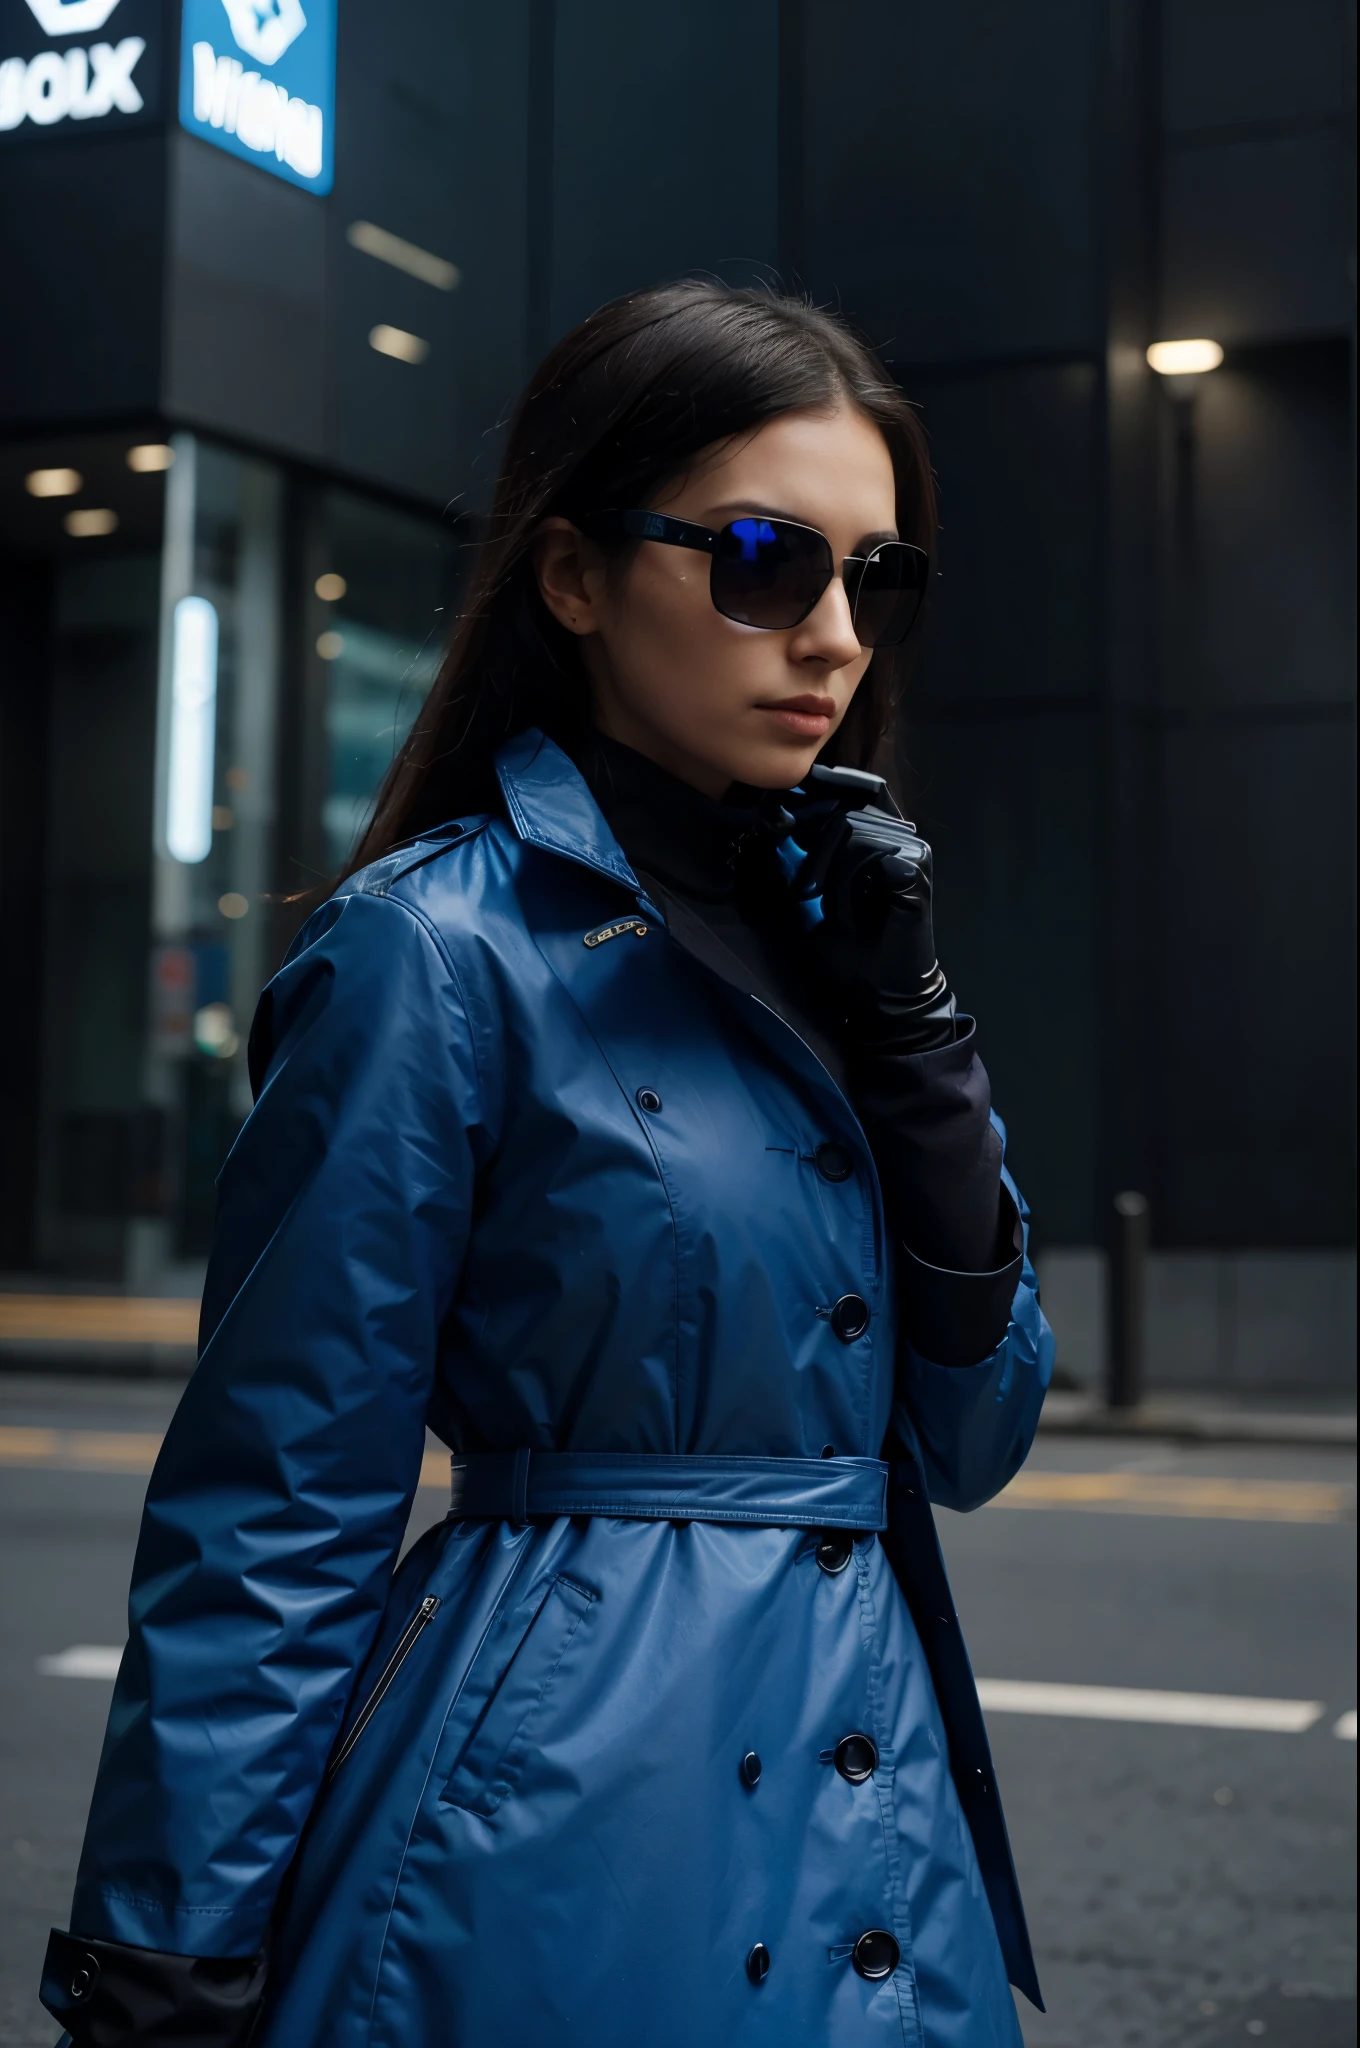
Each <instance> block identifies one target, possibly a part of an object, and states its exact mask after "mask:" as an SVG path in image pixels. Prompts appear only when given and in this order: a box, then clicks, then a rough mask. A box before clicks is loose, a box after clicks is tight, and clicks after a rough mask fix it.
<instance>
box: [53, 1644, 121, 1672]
mask: <svg viewBox="0 0 1360 2048" xmlns="http://www.w3.org/2000/svg"><path fill="white" fill-rule="evenodd" d="M122 1661H123V1647H122V1644H121V1643H119V1644H113V1643H73V1644H72V1645H71V1647H70V1649H69V1650H60V1651H59V1652H58V1653H57V1655H56V1656H55V1657H39V1659H38V1669H39V1671H41V1672H42V1673H43V1675H44V1677H46V1678H105V1679H113V1678H116V1677H117V1676H118V1666H119V1665H120V1664H121V1663H122Z"/></svg>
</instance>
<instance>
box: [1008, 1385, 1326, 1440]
mask: <svg viewBox="0 0 1360 2048" xmlns="http://www.w3.org/2000/svg"><path fill="white" fill-rule="evenodd" d="M1039 1433H1040V1435H1042V1436H1105V1437H1109V1436H1127V1437H1156V1438H1160V1439H1162V1440H1163V1441H1169V1442H1173V1443H1192V1444H1300V1445H1316V1446H1319V1447H1323V1448H1337V1447H1340V1448H1343V1449H1344V1448H1346V1447H1348V1446H1349V1447H1353V1446H1354V1444H1355V1442H1356V1418H1355V1414H1354V1412H1338V1411H1332V1412H1330V1413H1328V1412H1322V1413H1318V1412H1314V1413H1309V1412H1308V1411H1306V1410H1304V1411H1300V1410H1299V1409H1296V1408H1283V1409H1268V1408H1225V1407H1222V1406H1219V1405H1217V1404H1215V1403H1214V1402H1212V1401H1198V1402H1197V1401H1180V1400H1174V1401H1173V1400H1156V1399H1153V1400H1151V1401H1142V1402H1140V1403H1139V1405H1138V1406H1137V1407H1136V1408H1107V1407H1106V1406H1105V1404H1104V1403H1103V1402H1101V1401H1097V1400H1096V1399H1095V1398H1094V1396H1092V1395H1089V1394H1065V1393H1057V1394H1050V1395H1049V1397H1048V1399H1047V1400H1046V1401H1045V1403H1044V1406H1043V1409H1042V1411H1041V1413H1040V1416H1039Z"/></svg>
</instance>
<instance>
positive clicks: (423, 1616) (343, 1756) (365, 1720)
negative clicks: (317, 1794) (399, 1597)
mask: <svg viewBox="0 0 1360 2048" xmlns="http://www.w3.org/2000/svg"><path fill="white" fill-rule="evenodd" d="M438 1612H439V1595H438V1594H437V1593H427V1594H426V1596H425V1598H424V1599H423V1600H422V1601H421V1603H420V1605H419V1607H417V1609H416V1611H415V1613H414V1614H413V1615H412V1616H411V1619H410V1620H409V1621H408V1622H407V1624H406V1626H405V1628H404V1629H403V1630H402V1632H401V1634H400V1636H398V1638H397V1641H396V1643H395V1645H394V1647H393V1650H392V1653H391V1655H390V1656H389V1657H388V1659H387V1662H386V1663H385V1664H384V1665H383V1668H382V1670H381V1671H380V1672H379V1673H378V1676H377V1678H376V1679H375V1680H374V1682H373V1684H372V1686H371V1687H370V1689H369V1692H368V1695H367V1697H366V1698H365V1700H364V1703H363V1705H362V1706H361V1707H360V1709H359V1711H358V1713H357V1714H356V1715H355V1717H354V1720H353V1723H352V1725H351V1726H350V1728H349V1730H348V1732H347V1733H346V1735H345V1736H344V1737H343V1739H342V1740H341V1742H340V1745H339V1747H338V1748H337V1750H336V1752H335V1754H334V1756H332V1758H331V1760H330V1762H329V1764H328V1765H327V1766H326V1782H327V1784H329V1783H330V1781H331V1779H332V1778H333V1777H334V1776H335V1774H336V1772H337V1771H338V1770H339V1769H340V1767H341V1765H342V1764H344V1763H347V1762H348V1761H349V1758H350V1756H351V1755H352V1754H353V1751H354V1746H355V1744H356V1743H357V1742H358V1741H359V1738H360V1737H361V1736H362V1734H363V1732H364V1730H365V1729H366V1728H367V1726H368V1724H369V1722H370V1721H371V1720H372V1719H373V1716H374V1715H375V1714H376V1713H377V1711H378V1709H379V1707H380V1706H381V1705H382V1703H383V1701H384V1700H385V1699H386V1698H387V1695H388V1693H389V1692H390V1691H391V1688H392V1685H393V1682H394V1681H395V1679H396V1676H397V1673H398V1672H399V1671H400V1670H401V1667H402V1665H403V1664H404V1663H405V1662H406V1659H407V1658H408V1657H409V1656H410V1654H411V1652H412V1650H414V1648H415V1646H416V1644H417V1643H418V1642H419V1641H420V1638H421V1636H422V1635H423V1634H424V1633H425V1630H426V1629H427V1628H428V1627H429V1625H430V1623H431V1622H432V1621H433V1620H434V1617H435V1615H436V1614H437V1613H438Z"/></svg>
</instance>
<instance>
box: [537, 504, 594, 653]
mask: <svg viewBox="0 0 1360 2048" xmlns="http://www.w3.org/2000/svg"><path fill="white" fill-rule="evenodd" d="M533 557H534V573H535V575H536V576H537V577H538V588H539V591H540V593H541V595H542V598H543V602H544V604H545V605H546V606H547V607H548V610H549V611H550V612H551V613H552V615H553V617H554V618H555V619H556V620H557V623H558V624H559V625H560V626H565V627H566V629H567V631H568V632H569V633H578V634H580V635H582V636H583V637H584V636H585V635H586V634H589V633H598V631H599V630H600V608H601V605H602V604H603V601H604V591H605V563H604V555H603V554H602V553H601V551H600V549H599V548H598V547H597V546H596V545H595V543H594V541H591V540H587V539H586V537H585V535H584V534H583V533H581V532H580V531H579V529H578V528H576V527H574V526H573V525H572V523H571V521H570V520H569V519H555V518H554V519H545V520H544V521H543V524H542V525H541V526H540V527H539V529H538V532H537V533H536V535H535V536H534V550H533Z"/></svg>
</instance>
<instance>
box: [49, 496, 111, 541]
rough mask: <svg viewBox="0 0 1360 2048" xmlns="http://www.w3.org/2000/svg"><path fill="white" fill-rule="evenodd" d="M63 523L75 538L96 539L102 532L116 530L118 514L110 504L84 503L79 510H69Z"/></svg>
mask: <svg viewBox="0 0 1360 2048" xmlns="http://www.w3.org/2000/svg"><path fill="white" fill-rule="evenodd" d="M61 523H62V525H63V526H64V527H65V528H66V531H67V532H68V533H69V534H70V536H71V538H72V539H73V540H96V539H98V537H99V535H100V534H104V533H113V532H114V531H115V530H116V528H117V525H118V514H117V513H116V512H115V511H113V510H112V509H111V508H110V507H109V506H108V505H82V506H81V508H80V510H79V511H78V512H68V513H67V514H66V517H65V518H64V519H63V520H62V522H61Z"/></svg>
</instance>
